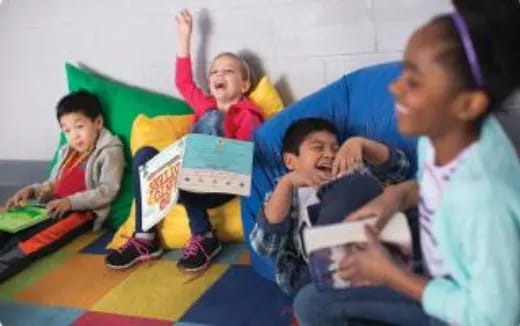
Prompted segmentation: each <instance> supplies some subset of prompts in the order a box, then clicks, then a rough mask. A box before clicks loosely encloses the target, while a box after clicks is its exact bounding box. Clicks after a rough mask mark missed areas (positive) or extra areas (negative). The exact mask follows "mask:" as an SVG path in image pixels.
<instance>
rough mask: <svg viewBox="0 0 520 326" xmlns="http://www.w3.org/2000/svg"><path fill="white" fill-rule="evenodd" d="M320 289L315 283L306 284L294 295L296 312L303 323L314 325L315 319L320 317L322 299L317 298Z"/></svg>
mask: <svg viewBox="0 0 520 326" xmlns="http://www.w3.org/2000/svg"><path fill="white" fill-rule="evenodd" d="M318 294H319V293H318V290H317V289H316V287H315V286H314V284H309V285H307V286H304V287H303V288H302V289H301V290H300V291H299V292H298V293H297V294H296V296H295V297H294V303H293V308H294V313H295V315H296V317H297V319H298V322H299V323H300V324H302V325H314V323H313V320H315V319H316V318H319V317H318V315H319V313H317V311H318V310H319V305H320V301H319V300H317V297H318Z"/></svg>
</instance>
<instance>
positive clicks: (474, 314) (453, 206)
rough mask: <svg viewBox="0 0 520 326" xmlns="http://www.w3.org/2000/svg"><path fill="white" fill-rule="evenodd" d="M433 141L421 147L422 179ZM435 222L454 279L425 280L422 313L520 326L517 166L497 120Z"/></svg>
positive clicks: (489, 122) (485, 130)
mask: <svg viewBox="0 0 520 326" xmlns="http://www.w3.org/2000/svg"><path fill="white" fill-rule="evenodd" d="M519 128H520V124H519ZM428 141H429V140H428V139H426V138H423V139H421V140H420V141H419V145H418V146H419V147H418V155H419V171H418V180H421V176H422V170H421V168H422V165H423V164H422V163H423V162H424V152H425V145H426V143H427V142H428ZM432 223H433V232H434V234H435V236H436V238H437V241H438V245H439V250H440V251H441V252H442V254H443V257H444V261H445V264H446V267H447V269H448V270H449V271H450V273H451V279H447V278H435V279H432V280H431V281H429V282H428V284H427V286H426V289H425V291H424V293H423V297H422V304H423V308H424V310H425V311H426V312H427V313H428V314H430V315H432V316H435V317H437V318H439V319H441V320H443V321H446V322H448V323H450V324H456V325H499V326H509V325H519V324H520V163H519V159H518V156H517V153H516V152H515V149H514V147H513V144H512V143H511V141H510V140H509V138H508V137H507V135H506V133H505V132H504V130H503V128H502V126H501V125H500V123H499V122H498V121H497V119H496V118H495V117H494V116H489V117H487V118H486V120H485V121H484V123H483V126H482V129H481V134H480V138H479V140H478V144H477V148H476V150H474V151H473V152H472V153H471V154H469V155H468V157H467V158H466V159H465V160H464V161H463V162H462V163H461V165H460V166H459V167H458V168H457V171H455V173H454V174H453V176H452V178H451V181H450V183H449V185H448V186H447V187H446V189H445V193H444V194H443V198H442V200H441V202H440V204H439V207H438V208H437V210H436V212H435V215H434V216H433V222H432Z"/></svg>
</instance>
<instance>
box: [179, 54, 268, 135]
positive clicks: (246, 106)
mask: <svg viewBox="0 0 520 326" xmlns="http://www.w3.org/2000/svg"><path fill="white" fill-rule="evenodd" d="M175 85H176V86H177V89H178V90H179V92H180V93H181V95H182V97H183V98H184V99H185V100H186V102H188V105H189V106H191V108H192V109H193V111H194V112H195V118H194V122H197V120H198V119H199V118H200V117H201V116H203V115H204V113H206V112H207V111H208V110H210V109H215V108H217V101H216V100H215V98H214V97H213V96H211V95H208V94H206V93H204V92H203V91H202V90H201V89H200V88H199V87H198V86H197V85H196V84H195V82H194V81H193V73H192V70H191V58H190V57H183V58H181V57H177V61H176V69H175ZM263 121H264V117H263V114H262V112H261V111H260V109H259V107H258V105H256V103H254V102H253V101H252V100H251V99H249V98H248V97H244V98H243V99H242V100H240V101H239V102H238V103H236V104H233V105H232V106H231V107H230V108H229V109H228V111H227V113H226V117H225V118H224V135H225V136H226V137H228V138H234V139H239V140H251V138H252V137H253V132H254V130H255V129H256V128H257V127H258V126H259V125H260V124H262V122H263Z"/></svg>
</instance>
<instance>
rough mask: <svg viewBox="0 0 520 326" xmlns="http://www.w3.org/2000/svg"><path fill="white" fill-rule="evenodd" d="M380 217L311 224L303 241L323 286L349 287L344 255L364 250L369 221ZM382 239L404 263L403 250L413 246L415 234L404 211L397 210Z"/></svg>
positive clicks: (316, 278)
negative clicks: (342, 266) (344, 275)
mask: <svg viewBox="0 0 520 326" xmlns="http://www.w3.org/2000/svg"><path fill="white" fill-rule="evenodd" d="M375 222H376V218H369V219H365V220H360V221H352V222H342V223H336V224H330V225H324V226H315V227H310V228H307V229H305V230H304V232H303V241H304V243H305V248H306V250H307V253H308V256H309V268H310V272H311V277H312V279H313V281H314V282H315V284H316V287H317V288H318V289H320V290H326V289H331V288H345V287H348V286H350V284H349V282H348V281H345V280H343V279H342V278H341V277H340V276H339V272H338V271H339V267H340V263H341V261H342V260H343V258H344V257H345V256H347V255H349V254H352V253H354V252H356V251H359V250H362V248H363V243H366V238H365V225H366V224H371V225H374V223H375ZM379 238H380V240H381V241H382V242H383V243H385V244H388V246H387V248H388V249H389V250H390V252H391V255H392V257H394V258H396V259H397V260H399V261H400V262H401V263H402V261H401V260H402V259H401V253H400V251H402V252H403V253H406V252H409V251H410V249H411V243H412V239H411V234H410V229H409V227H408V222H407V221H406V216H405V215H404V214H403V213H397V214H396V215H394V216H393V217H392V218H391V219H390V221H388V223H387V224H386V226H385V227H384V229H383V230H382V231H381V233H380V234H379Z"/></svg>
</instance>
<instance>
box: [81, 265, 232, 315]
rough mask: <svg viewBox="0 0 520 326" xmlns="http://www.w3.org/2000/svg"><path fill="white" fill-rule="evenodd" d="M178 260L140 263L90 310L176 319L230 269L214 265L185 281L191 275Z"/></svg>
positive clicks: (226, 266) (225, 266)
mask: <svg viewBox="0 0 520 326" xmlns="http://www.w3.org/2000/svg"><path fill="white" fill-rule="evenodd" d="M175 263H176V262H173V261H164V260H157V261H153V262H150V263H144V264H142V265H140V266H137V267H136V269H135V271H134V272H133V273H132V274H131V275H130V276H129V277H128V278H127V279H125V280H124V281H123V282H121V283H120V284H118V285H117V286H116V287H115V288H113V289H112V290H111V291H110V292H109V293H107V294H106V295H105V296H104V297H103V298H102V299H101V300H99V301H98V302H97V303H96V304H94V305H93V306H92V307H91V308H90V310H92V311H100V312H108V313H116V314H123V315H130V316H138V317H147V318H158V319H168V320H172V321H175V320H178V319H179V318H180V317H181V316H182V315H183V314H184V313H185V312H186V311H187V310H188V309H189V307H190V306H191V305H192V304H193V303H194V302H195V301H196V300H197V299H198V298H199V297H200V296H201V295H202V294H203V293H204V292H206V290H208V288H209V287H210V286H211V285H213V283H215V281H217V280H218V279H219V278H220V277H221V276H222V274H223V273H224V272H225V271H226V270H227V269H228V268H229V266H228V265H220V264H213V265H212V266H211V267H210V268H209V269H208V270H207V271H206V272H205V273H204V274H203V275H202V276H200V277H199V278H196V279H194V280H193V281H191V282H189V283H185V282H186V280H187V279H188V277H187V276H186V275H185V274H182V273H180V272H179V271H178V270H177V267H176V266H175Z"/></svg>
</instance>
